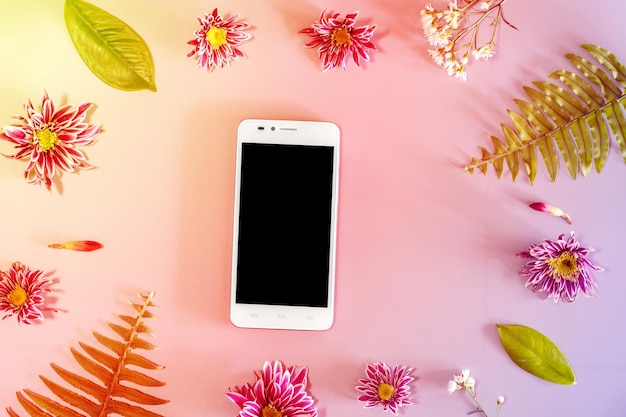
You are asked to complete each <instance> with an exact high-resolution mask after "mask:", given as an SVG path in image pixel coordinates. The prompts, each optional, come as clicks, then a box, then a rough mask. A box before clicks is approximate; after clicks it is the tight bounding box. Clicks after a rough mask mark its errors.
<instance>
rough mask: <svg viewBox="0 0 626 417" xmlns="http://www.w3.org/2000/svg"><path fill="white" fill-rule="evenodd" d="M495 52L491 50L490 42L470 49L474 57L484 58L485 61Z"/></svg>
mask: <svg viewBox="0 0 626 417" xmlns="http://www.w3.org/2000/svg"><path fill="white" fill-rule="evenodd" d="M495 53H496V51H494V50H493V46H492V45H491V44H490V43H488V44H486V45H483V46H481V47H480V48H478V49H474V50H473V51H472V55H473V56H474V58H476V59H484V60H485V61H486V60H488V59H489V58H491V57H492V56H494V55H495Z"/></svg>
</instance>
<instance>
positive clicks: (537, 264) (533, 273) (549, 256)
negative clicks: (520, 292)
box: [518, 232, 603, 302]
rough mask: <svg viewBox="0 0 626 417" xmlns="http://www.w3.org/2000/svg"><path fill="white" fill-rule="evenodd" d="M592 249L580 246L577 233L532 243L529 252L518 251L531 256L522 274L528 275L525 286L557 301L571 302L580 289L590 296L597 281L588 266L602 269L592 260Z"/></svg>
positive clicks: (523, 255) (598, 269)
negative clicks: (590, 255) (590, 257)
mask: <svg viewBox="0 0 626 417" xmlns="http://www.w3.org/2000/svg"><path fill="white" fill-rule="evenodd" d="M592 251H593V249H591V248H582V247H581V246H580V243H579V242H578V241H577V240H576V238H575V236H574V232H572V233H571V234H570V235H569V237H567V238H566V237H565V235H564V234H562V235H560V236H559V238H558V239H557V240H556V241H554V240H549V239H545V240H544V241H543V242H542V243H539V244H536V245H535V244H531V245H530V246H529V247H528V251H527V252H521V253H519V254H518V256H520V257H522V258H531V260H530V261H528V263H526V265H525V266H524V268H523V269H522V271H521V272H520V274H521V275H522V276H524V277H528V280H527V281H526V287H528V288H530V289H531V290H533V291H538V292H543V293H546V294H548V298H551V297H552V298H554V301H555V302H559V301H564V302H572V301H574V300H575V299H576V297H578V293H579V292H582V293H583V294H585V295H586V296H587V297H591V296H592V295H593V294H594V293H595V288H596V283H595V281H594V279H593V277H592V276H591V274H590V272H589V269H594V270H596V271H602V270H603V268H601V267H599V266H597V265H595V264H594V263H593V262H592V261H591V259H589V256H588V255H589V253H590V252H592Z"/></svg>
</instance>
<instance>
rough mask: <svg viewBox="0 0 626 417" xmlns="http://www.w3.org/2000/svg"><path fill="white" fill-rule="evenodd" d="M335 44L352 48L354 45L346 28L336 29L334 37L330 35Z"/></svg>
mask: <svg viewBox="0 0 626 417" xmlns="http://www.w3.org/2000/svg"><path fill="white" fill-rule="evenodd" d="M330 37H331V39H332V40H333V42H335V44H336V45H339V46H350V45H352V38H351V37H350V32H348V30H347V29H345V28H335V29H334V30H333V33H332V35H330Z"/></svg>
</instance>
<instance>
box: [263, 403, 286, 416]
mask: <svg viewBox="0 0 626 417" xmlns="http://www.w3.org/2000/svg"><path fill="white" fill-rule="evenodd" d="M261 417H283V414H282V413H281V412H280V411H278V410H277V409H276V407H274V406H271V405H266V406H265V407H263V409H262V410H261Z"/></svg>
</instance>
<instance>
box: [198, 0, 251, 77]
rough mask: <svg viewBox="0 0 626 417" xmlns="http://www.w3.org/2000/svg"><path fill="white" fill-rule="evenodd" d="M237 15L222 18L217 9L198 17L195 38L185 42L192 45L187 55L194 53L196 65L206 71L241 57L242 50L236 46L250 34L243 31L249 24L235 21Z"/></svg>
mask: <svg viewBox="0 0 626 417" xmlns="http://www.w3.org/2000/svg"><path fill="white" fill-rule="evenodd" d="M238 17H239V15H238V14H236V15H234V16H232V17H230V18H228V19H226V20H224V18H223V17H222V16H221V15H220V14H219V13H218V12H217V9H215V10H213V13H211V14H209V13H205V14H204V16H203V17H199V18H198V22H200V29H198V30H196V31H195V32H194V35H195V36H196V38H195V39H192V40H190V41H189V42H187V43H188V44H189V45H192V46H193V49H192V50H191V51H190V52H189V54H187V56H188V57H192V56H194V55H196V56H197V58H198V66H199V67H200V68H204V69H205V70H207V71H211V70H213V68H222V67H227V66H229V65H230V61H232V60H234V59H237V58H240V57H243V56H244V54H243V52H241V51H240V50H239V48H237V47H238V46H240V45H241V44H243V43H245V42H247V41H248V40H250V38H251V36H250V34H248V33H246V32H244V30H245V29H248V28H249V27H250V25H249V24H247V23H243V22H236V20H237V18H238Z"/></svg>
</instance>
